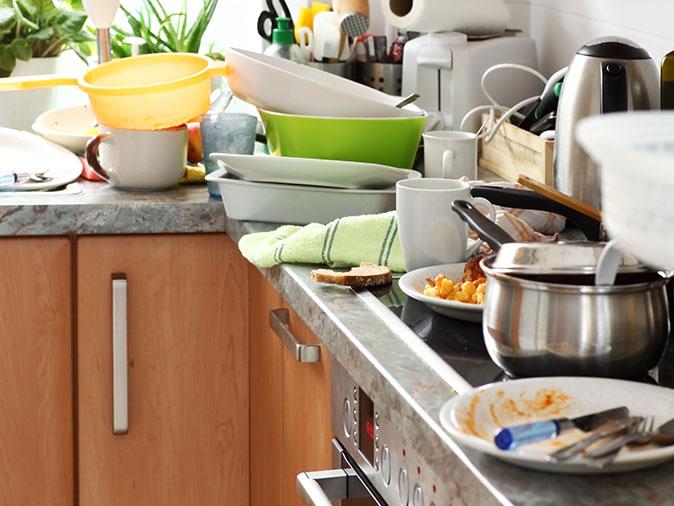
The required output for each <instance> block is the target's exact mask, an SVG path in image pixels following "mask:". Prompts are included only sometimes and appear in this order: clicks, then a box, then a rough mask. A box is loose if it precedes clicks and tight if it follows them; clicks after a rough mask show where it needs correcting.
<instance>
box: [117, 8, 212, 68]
mask: <svg viewBox="0 0 674 506" xmlns="http://www.w3.org/2000/svg"><path fill="white" fill-rule="evenodd" d="M190 3H192V2H190ZM217 6H218V0H202V2H201V6H200V7H199V10H198V12H197V13H196V14H195V15H194V17H193V18H192V17H191V16H190V14H189V12H188V9H187V1H186V0H184V1H183V4H182V8H181V9H180V10H179V11H175V10H171V11H167V10H166V8H165V7H164V6H163V4H162V2H161V0H143V4H142V7H141V9H139V10H138V11H137V12H135V13H134V12H131V10H129V9H128V8H127V7H125V6H124V5H123V4H122V5H120V9H121V11H122V12H123V13H124V15H125V16H126V20H127V23H128V25H129V29H128V30H126V29H123V28H121V27H119V26H114V27H113V28H112V51H113V53H114V54H115V56H117V57H118V58H125V57H127V56H131V46H130V45H129V43H128V40H129V39H130V38H131V37H133V38H134V39H142V40H143V41H144V43H143V45H142V46H141V47H140V54H151V53H200V52H202V47H201V46H202V42H203V37H204V33H205V32H206V29H207V28H208V25H209V24H210V23H211V20H212V19H213V14H215V9H216V7H217ZM203 52H205V53H206V54H208V56H211V57H212V58H216V59H222V56H221V55H220V54H219V53H214V52H213V47H212V45H211V47H209V48H208V49H207V50H206V51H203Z"/></svg>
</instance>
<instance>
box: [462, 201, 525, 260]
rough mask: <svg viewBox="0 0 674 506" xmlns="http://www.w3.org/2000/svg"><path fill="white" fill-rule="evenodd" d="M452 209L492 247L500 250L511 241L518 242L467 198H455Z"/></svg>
mask: <svg viewBox="0 0 674 506" xmlns="http://www.w3.org/2000/svg"><path fill="white" fill-rule="evenodd" d="M452 209H453V210H454V212H455V213H456V214H458V215H459V217H460V218H461V219H462V220H463V221H465V222H466V223H467V224H468V226H469V227H470V228H472V229H473V230H474V231H475V233H476V234H477V235H478V236H479V237H480V239H482V240H483V241H484V242H486V243H487V244H489V246H491V249H493V250H494V251H498V250H499V249H501V246H503V245H504V244H507V243H509V242H516V241H515V239H513V238H512V237H511V236H510V234H508V232H506V231H505V230H503V229H502V228H501V227H499V226H498V225H497V224H496V223H494V222H493V221H491V220H490V219H489V218H487V217H486V216H485V215H483V214H482V213H481V212H480V211H478V210H477V208H476V207H475V206H474V205H473V204H471V203H470V202H468V201H467V200H455V201H454V202H452Z"/></svg>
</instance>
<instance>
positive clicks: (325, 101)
mask: <svg viewBox="0 0 674 506" xmlns="http://www.w3.org/2000/svg"><path fill="white" fill-rule="evenodd" d="M225 52H226V56H227V64H228V66H229V73H228V75H227V82H228V84H229V87H230V88H231V89H232V91H233V92H234V94H235V95H236V96H237V97H238V98H240V99H241V100H244V101H246V102H249V103H251V104H253V105H255V106H257V107H259V108H261V109H265V110H269V111H274V112H281V113H286V114H299V115H304V116H332V117H339V118H404V117H417V116H421V115H422V114H423V112H422V111H421V109H419V108H418V107H415V106H407V107H404V108H402V109H400V108H397V107H395V104H396V103H398V102H399V101H400V97H394V96H392V95H387V94H386V93H382V92H380V91H378V90H375V89H374V88H370V87H368V86H365V85H362V84H359V83H356V82H353V81H350V80H349V79H345V78H343V77H339V76H336V75H333V74H330V73H328V72H324V71H322V70H318V69H315V68H312V67H309V66H307V65H301V64H299V63H295V62H292V61H290V60H284V59H282V58H275V57H272V56H266V55H263V54H260V53H255V52H253V51H247V50H245V49H236V48H229V49H227V50H226V51H225Z"/></svg>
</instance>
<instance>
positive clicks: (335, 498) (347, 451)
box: [297, 361, 449, 506]
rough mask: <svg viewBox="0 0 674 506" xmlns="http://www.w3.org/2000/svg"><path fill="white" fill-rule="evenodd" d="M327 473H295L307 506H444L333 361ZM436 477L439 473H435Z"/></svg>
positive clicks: (386, 419)
mask: <svg viewBox="0 0 674 506" xmlns="http://www.w3.org/2000/svg"><path fill="white" fill-rule="evenodd" d="M332 431H333V435H334V439H333V447H334V457H333V461H334V462H333V464H334V467H333V469H332V470H326V471H319V472H306V473H301V474H300V475H298V477H297V490H298V493H299V495H300V497H301V498H302V499H303V500H304V503H305V504H306V505H307V506H329V505H334V504H338V505H340V506H408V505H410V506H436V505H442V504H448V503H449V497H448V494H447V491H446V490H444V484H445V483H446V480H443V479H441V478H440V477H439V474H440V475H441V474H442V472H440V473H436V472H435V470H434V469H432V468H431V467H430V466H429V465H428V464H427V463H426V461H425V460H424V458H423V457H422V456H421V455H418V454H417V452H416V451H415V450H414V449H413V448H412V446H411V445H410V444H409V443H410V442H409V441H407V440H406V438H405V436H404V431H402V430H400V429H399V428H398V427H396V425H395V424H394V423H393V420H392V416H391V413H390V411H389V410H388V409H387V407H386V406H378V405H377V404H376V403H375V402H373V401H372V399H371V397H370V396H369V395H368V393H367V392H366V391H365V389H363V388H361V387H360V386H359V385H358V384H357V383H356V382H355V381H354V380H353V379H352V378H351V377H350V376H349V375H348V373H347V372H346V371H345V370H344V368H342V367H341V366H340V365H339V364H338V363H337V362H336V361H335V362H333V365H332ZM440 471H442V470H440Z"/></svg>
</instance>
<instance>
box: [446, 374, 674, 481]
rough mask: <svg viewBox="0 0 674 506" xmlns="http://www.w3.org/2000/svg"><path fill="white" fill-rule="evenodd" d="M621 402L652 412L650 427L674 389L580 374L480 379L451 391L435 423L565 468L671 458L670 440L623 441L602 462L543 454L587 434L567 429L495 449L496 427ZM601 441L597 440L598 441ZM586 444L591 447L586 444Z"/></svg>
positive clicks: (529, 461) (483, 444)
mask: <svg viewBox="0 0 674 506" xmlns="http://www.w3.org/2000/svg"><path fill="white" fill-rule="evenodd" d="M618 406H626V407H627V408H628V409H629V414H630V416H653V417H654V419H655V427H659V426H660V425H662V424H664V423H665V422H667V421H669V420H671V419H672V418H673V417H674V390H672V389H669V388H664V387H659V386H655V385H650V384H646V383H638V382H633V381H625V380H615V379H606V378H585V377H549V378H528V379H518V380H512V381H506V382H503V383H494V384H491V385H485V386H484V387H481V388H477V389H474V390H471V391H469V392H466V393H464V394H462V395H460V396H457V397H454V398H453V399H451V400H450V401H448V402H447V403H446V404H445V405H444V406H443V407H442V409H441V411H440V423H441V424H442V426H443V427H444V429H445V430H446V431H447V432H449V434H450V435H451V436H452V437H453V438H454V439H455V440H456V441H457V442H459V443H460V444H462V445H464V446H467V447H468V448H472V449H474V450H477V451H480V452H483V453H487V454H489V455H492V456H494V457H496V458H498V459H500V460H503V461H505V462H509V463H511V464H515V465H517V466H521V467H526V468H530V469H537V470H541V471H548V472H555V473H566V474H603V473H616V472H625V471H633V470H636V469H642V468H646V467H651V466H655V465H657V464H661V463H663V462H666V461H669V460H672V459H674V446H660V447H658V446H655V445H653V444H646V445H643V446H626V447H623V449H622V450H621V451H620V453H619V454H618V456H617V457H616V458H615V460H614V461H613V462H612V463H610V464H609V465H607V466H606V467H604V468H599V467H596V466H592V465H590V463H588V459H587V458H583V457H582V456H578V457H574V458H573V459H570V460H568V461H565V462H551V461H548V459H547V456H548V455H549V454H550V453H553V452H555V451H557V450H559V449H560V448H563V447H565V446H567V445H570V444H572V443H575V442H576V441H579V440H581V439H583V438H584V437H586V436H587V435H588V433H587V432H583V431H581V430H579V429H576V428H573V429H567V430H564V431H562V433H561V434H560V435H559V436H558V437H557V438H555V439H548V440H544V441H539V442H536V443H532V444H528V445H525V446H520V447H518V448H516V449H514V450H499V449H498V448H497V447H496V445H495V444H494V434H495V432H496V431H497V429H499V428H503V427H510V426H514V425H520V424H524V423H530V422H535V421H539V420H550V419H556V418H564V417H567V418H574V417H576V416H582V415H586V414H590V413H596V412H598V411H602V410H606V409H611V408H616V407H618ZM603 442H604V441H599V442H598V443H597V444H598V445H601V444H603ZM590 448H594V446H591V447H590Z"/></svg>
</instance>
